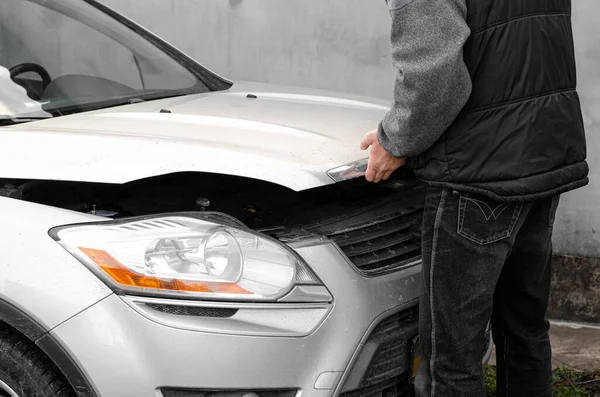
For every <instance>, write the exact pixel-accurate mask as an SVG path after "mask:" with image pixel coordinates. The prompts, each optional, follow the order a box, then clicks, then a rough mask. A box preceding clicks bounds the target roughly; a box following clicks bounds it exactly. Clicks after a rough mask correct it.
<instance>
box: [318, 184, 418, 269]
mask: <svg viewBox="0 0 600 397" xmlns="http://www.w3.org/2000/svg"><path fill="white" fill-rule="evenodd" d="M423 205H424V189H423V188H420V187H415V188H413V189H411V190H403V191H401V192H400V193H399V194H394V195H393V196H388V197H385V198H384V199H383V200H379V201H378V202H376V203H372V202H371V203H358V204H357V205H356V210H355V211H353V212H351V213H348V214H346V215H345V216H344V217H338V218H337V219H335V220H334V221H330V222H323V223H321V224H319V225H318V226H316V227H312V228H310V229H309V230H310V231H311V232H313V233H316V234H321V235H324V236H326V237H328V238H330V239H332V240H333V241H335V242H336V243H337V245H338V246H339V247H340V248H341V250H342V251H343V252H344V253H345V254H346V256H348V259H350V261H351V262H352V263H353V264H354V266H356V267H357V268H358V270H359V271H360V272H361V273H363V274H364V275H368V276H376V275H381V274H385V273H390V272H393V271H397V270H399V269H400V268H403V267H404V266H407V265H410V264H413V263H415V262H417V261H419V260H420V258H421V222H422V217H423Z"/></svg>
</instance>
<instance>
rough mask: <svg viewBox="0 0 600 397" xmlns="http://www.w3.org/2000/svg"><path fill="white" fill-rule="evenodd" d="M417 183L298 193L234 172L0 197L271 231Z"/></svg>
mask: <svg viewBox="0 0 600 397" xmlns="http://www.w3.org/2000/svg"><path fill="white" fill-rule="evenodd" d="M416 185H418V182H416V180H415V178H414V176H413V175H412V174H411V173H410V172H409V171H407V170H402V169H401V170H399V171H398V172H396V173H395V174H394V175H393V176H392V178H390V180H388V181H386V182H382V183H379V184H372V183H369V182H367V181H366V180H365V179H364V178H357V179H353V180H349V181H345V182H341V183H336V184H332V185H328V186H325V187H320V188H316V189H310V190H305V191H301V192H295V191H293V190H290V189H288V188H286V187H282V186H280V185H276V184H272V183H269V182H264V181H260V180H255V179H248V178H242V177H237V176H230V175H221V174H204V173H177V174H169V175H164V176H158V177H153V178H147V179H143V180H138V181H134V182H130V183H126V184H105V183H90V182H68V181H49V180H15V179H0V196H4V197H9V198H14V199H20V200H25V201H29V202H34V203H38V204H44V205H49V206H53V207H58V208H63V209H67V210H71V211H78V212H82V213H89V214H95V215H99V216H105V217H109V218H115V219H118V218H125V217H131V216H143V215H154V214H163V213H173V212H189V211H211V212H222V213H225V214H227V215H230V216H233V217H235V218H236V219H238V220H240V221H241V222H243V223H244V224H245V225H246V226H248V227H249V228H251V229H254V230H260V231H263V232H267V233H269V231H272V232H273V233H276V232H277V231H278V232H281V231H282V230H290V229H292V228H295V227H298V226H300V227H302V225H306V224H309V223H311V222H313V221H317V220H323V219H328V218H335V217H339V216H343V214H344V213H346V212H348V211H353V210H354V209H355V208H356V207H357V206H359V205H363V204H364V203H372V202H376V201H380V200H384V199H385V198H387V197H389V198H393V197H396V196H398V195H399V196H402V193H403V192H406V191H409V190H411V189H414V187H415V186H416ZM399 205H400V204H399Z"/></svg>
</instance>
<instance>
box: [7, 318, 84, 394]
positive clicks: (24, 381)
mask: <svg viewBox="0 0 600 397" xmlns="http://www.w3.org/2000/svg"><path fill="white" fill-rule="evenodd" d="M0 397H77V394H76V393H75V392H74V391H73V388H71V386H70V385H69V382H68V381H67V380H66V379H65V377H64V375H63V374H62V373H61V372H60V370H59V369H58V368H56V366H55V365H54V363H53V362H52V360H50V359H49V358H48V357H47V356H46V355H45V354H44V352H42V350H40V348H39V347H37V346H36V345H35V344H34V343H33V342H31V341H30V340H29V339H27V338H26V337H25V336H23V335H21V334H19V333H18V332H17V331H15V330H13V329H10V328H6V327H2V326H1V324H0Z"/></svg>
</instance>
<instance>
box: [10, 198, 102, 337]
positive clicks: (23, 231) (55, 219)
mask: <svg viewBox="0 0 600 397" xmlns="http://www.w3.org/2000/svg"><path fill="white" fill-rule="evenodd" d="M0 208H1V211H0V224H2V227H1V228H0V240H1V241H2V245H3V247H5V248H4V249H3V250H2V256H1V257H0V274H2V277H0V300H2V301H4V302H7V303H9V304H11V305H13V306H15V307H16V308H17V309H19V310H21V311H22V312H24V313H26V314H27V315H28V316H30V317H32V319H33V320H35V321H37V323H39V325H41V327H42V328H43V329H45V330H46V331H48V330H50V329H52V328H54V327H56V326H57V325H58V324H60V323H62V322H63V321H65V320H67V319H68V318H70V317H72V316H73V315H75V314H77V313H79V312H81V311H82V310H84V309H86V308H88V307H89V306H91V305H93V304H94V303H96V302H98V301H100V300H101V299H103V298H105V297H107V296H108V295H110V294H111V293H112V291H111V290H110V289H109V288H108V287H107V286H106V285H105V284H104V283H103V282H102V281H100V280H99V279H98V277H96V276H95V275H93V274H92V273H91V272H90V271H89V270H88V269H87V268H86V267H85V266H83V265H82V264H81V263H80V262H79V261H78V260H76V259H75V258H74V257H73V256H72V255H71V254H69V253H68V252H67V251H65V250H64V249H63V248H62V247H61V246H60V245H58V244H57V243H56V241H54V240H53V239H52V238H51V237H50V236H49V235H48V230H49V229H50V228H52V227H54V226H57V225H64V224H70V223H81V222H90V221H98V220H102V218H99V217H95V216H92V215H87V214H80V213H76V212H71V211H66V210H62V209H57V208H53V207H48V206H43V205H38V204H33V203H28V202H24V201H19V200H13V199H7V198H2V197H0Z"/></svg>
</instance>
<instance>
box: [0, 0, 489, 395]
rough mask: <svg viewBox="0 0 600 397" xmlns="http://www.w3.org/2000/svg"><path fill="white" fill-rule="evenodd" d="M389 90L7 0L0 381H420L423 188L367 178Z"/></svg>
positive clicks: (115, 19)
mask: <svg viewBox="0 0 600 397" xmlns="http://www.w3.org/2000/svg"><path fill="white" fill-rule="evenodd" d="M386 110H387V105H386V103H385V102H381V101H377V100H373V99H368V98H360V97H354V96H346V95H340V94H331V93H326V92H320V91H313V90H303V89H298V88H293V89H290V88H284V87H272V86H266V85H256V84H250V83H235V84H233V83H232V82H230V81H227V80H226V79H223V78H221V77H219V76H218V75H216V74H215V73H213V72H210V71H209V70H207V69H205V68H203V67H202V66H201V65H199V64H198V63H196V62H195V61H193V60H192V59H190V58H189V57H187V56H185V55H184V54H182V53H181V52H179V51H177V50H176V49H174V48H173V47H171V46H170V45H168V44H167V43H165V42H164V41H162V40H160V39H159V38H157V37H156V36H154V35H153V34H151V33H150V32H148V31H146V30H144V29H143V28H141V27H140V26H138V25H136V24H134V23H133V22H132V21H130V20H128V19H126V18H124V17H122V16H120V15H118V14H116V13H115V12H113V11H111V10H110V9H108V8H106V7H104V6H103V5H101V4H99V3H97V2H96V1H94V0H3V1H2V2H1V3H0V148H1V150H2V154H1V155H0V241H1V248H2V256H1V258H0V396H2V397H40V396H43V397H51V396H52V397H67V396H79V397H120V396H122V397H149V396H162V397H200V396H203V397H243V396H245V397H257V396H258V397H292V396H296V397H297V396H300V395H301V396H302V397H331V396H344V397H354V396H361V397H371V396H377V397H384V396H385V397H388V396H405V395H408V393H410V380H411V379H412V377H413V375H414V372H415V370H416V367H417V365H418V362H419V352H418V342H417V340H416V339H415V338H416V335H417V319H418V306H417V305H418V298H419V288H420V282H421V273H420V218H421V212H422V207H423V197H424V188H423V187H422V186H421V185H420V184H419V183H418V182H417V181H415V180H414V178H413V177H412V175H411V174H410V173H409V172H408V171H406V170H400V171H399V172H397V173H396V174H395V175H394V177H393V178H392V179H391V180H390V181H388V182H386V183H381V184H377V185H375V184H368V183H366V181H365V180H364V178H362V177H361V176H362V175H363V174H364V170H365V165H366V160H365V157H366V154H365V152H361V151H360V149H359V147H358V143H359V142H360V139H361V138H362V136H363V134H364V133H365V132H366V131H368V130H369V129H372V128H373V127H374V126H376V125H377V123H378V122H379V120H380V119H381V118H382V116H383V115H384V114H385V112H386ZM485 351H487V352H488V354H489V351H490V344H489V337H488V343H487V346H481V352H482V355H483V354H484V352H485Z"/></svg>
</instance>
